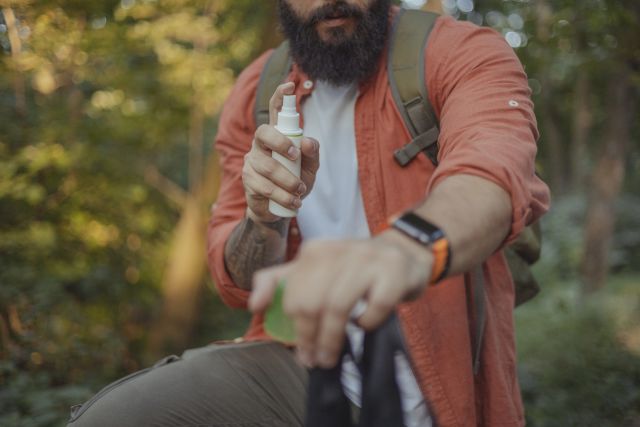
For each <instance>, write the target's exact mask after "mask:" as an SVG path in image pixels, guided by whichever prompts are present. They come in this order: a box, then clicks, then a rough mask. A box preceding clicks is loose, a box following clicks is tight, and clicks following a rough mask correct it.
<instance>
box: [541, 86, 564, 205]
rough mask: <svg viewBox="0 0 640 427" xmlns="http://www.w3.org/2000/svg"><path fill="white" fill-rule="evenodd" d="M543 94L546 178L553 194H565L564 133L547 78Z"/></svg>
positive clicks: (542, 130) (542, 138)
mask: <svg viewBox="0 0 640 427" xmlns="http://www.w3.org/2000/svg"><path fill="white" fill-rule="evenodd" d="M541 85H542V90H543V94H542V96H541V98H540V99H541V104H542V105H541V106H540V107H541V108H539V109H538V110H539V111H540V118H541V119H542V121H541V129H540V130H541V138H540V141H541V145H543V146H544V149H545V151H546V152H547V153H548V156H549V168H550V171H549V173H548V174H545V178H547V179H549V185H550V186H551V188H552V189H553V192H554V193H556V194H558V193H564V192H565V191H566V189H567V188H566V187H567V179H566V177H567V173H566V171H567V167H566V164H565V162H566V158H565V153H564V150H563V146H562V132H561V130H560V126H559V125H558V121H557V118H556V114H554V113H555V108H554V105H553V97H552V96H551V93H552V92H553V88H552V84H551V82H550V81H549V79H547V78H543V79H542V82H541Z"/></svg>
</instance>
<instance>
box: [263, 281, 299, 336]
mask: <svg viewBox="0 0 640 427" xmlns="http://www.w3.org/2000/svg"><path fill="white" fill-rule="evenodd" d="M284 286H285V284H284V281H280V283H278V287H277V288H276V291H275V294H274V295H273V301H272V302H271V305H270V306H269V308H268V309H267V312H266V314H265V319H264V329H265V331H267V333H268V334H269V335H271V336H272V337H273V338H275V339H277V340H279V341H284V342H288V343H293V342H294V341H295V338H296V335H295V331H294V329H293V322H292V321H291V319H290V318H289V317H288V316H287V315H286V314H284V310H283V309H282V297H283V295H284Z"/></svg>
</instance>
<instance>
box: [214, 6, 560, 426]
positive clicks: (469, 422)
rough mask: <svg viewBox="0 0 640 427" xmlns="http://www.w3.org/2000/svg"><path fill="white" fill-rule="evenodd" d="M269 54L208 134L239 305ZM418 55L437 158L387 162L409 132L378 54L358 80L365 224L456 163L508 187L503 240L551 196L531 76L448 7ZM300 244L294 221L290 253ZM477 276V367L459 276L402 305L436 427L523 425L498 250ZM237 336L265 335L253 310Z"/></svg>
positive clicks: (506, 283)
mask: <svg viewBox="0 0 640 427" xmlns="http://www.w3.org/2000/svg"><path fill="white" fill-rule="evenodd" d="M396 10H397V9H395V8H394V13H395V11H396ZM269 53H270V52H266V53H265V54H263V55H262V56H261V57H259V58H258V59H257V60H256V61H255V62H254V63H252V64H251V65H250V66H249V67H248V68H247V69H246V70H245V71H244V72H243V73H242V74H241V75H240V77H239V78H238V81H237V83H236V85H235V88H234V89H233V92H232V94H231V96H230V97H229V99H228V101H227V103H226V104H225V107H224V110H223V113H222V116H221V118H220V126H219V130H218V135H217V137H216V142H215V148H216V149H217V150H218V152H219V153H220V156H221V163H220V164H221V168H222V170H223V177H222V183H221V188H220V193H219V198H218V200H217V202H216V203H215V205H214V206H213V208H212V216H211V220H210V222H209V229H208V260H209V267H210V270H211V272H212V275H213V279H214V281H215V283H216V286H217V288H218V290H219V292H220V296H221V297H222V299H223V300H224V301H225V302H226V303H227V304H228V305H230V306H232V307H240V308H244V307H246V303H247V299H248V296H249V293H248V292H247V291H245V290H242V289H240V288H238V287H237V286H236V285H235V284H234V283H233V280H232V279H231V277H230V276H229V274H228V273H227V271H226V269H225V265H224V255H223V253H224V245H225V243H226V241H227V239H228V237H229V235H230V233H231V231H232V230H233V228H234V227H235V226H236V225H237V224H238V222H239V221H240V220H241V219H242V218H244V214H245V209H246V201H245V196H244V190H243V186H242V176H241V175H242V165H243V160H244V159H243V157H244V155H245V154H246V153H247V152H248V151H249V149H250V147H251V142H252V139H253V134H254V132H255V127H256V126H255V121H254V117H253V109H254V106H255V99H254V98H255V92H256V88H257V85H258V80H259V78H260V73H261V71H262V68H263V67H264V65H265V62H266V60H267V59H268V57H269ZM425 61H426V82H425V84H426V85H427V88H428V90H429V96H430V101H431V104H432V105H433V107H434V110H435V112H436V115H437V116H438V117H439V120H440V127H441V133H440V139H439V144H440V151H439V165H438V167H437V168H435V167H434V166H433V165H432V164H431V162H430V161H429V160H428V159H427V157H426V156H424V155H420V156H419V157H417V158H416V159H415V160H413V161H412V162H411V163H410V164H409V165H408V166H407V167H404V168H402V167H400V166H399V165H398V164H397V163H396V162H395V160H394V157H393V152H394V151H395V150H396V149H397V148H400V147H402V146H403V145H404V144H406V143H407V142H408V141H409V140H410V136H409V133H408V131H407V130H406V128H405V126H404V123H403V121H402V118H401V116H400V113H399V112H398V110H397V108H396V105H395V102H394V100H393V97H392V95H391V92H390V89H389V85H388V80H387V71H386V66H385V65H386V52H385V53H383V55H382V57H381V58H380V61H379V63H378V68H377V71H376V72H375V75H374V76H373V77H372V78H371V79H370V80H369V81H367V82H366V83H363V84H361V85H360V87H359V95H358V99H357V102H356V108H355V130H356V149H357V156H358V168H359V170H358V176H359V179H360V186H361V191H362V197H363V201H364V207H365V212H366V216H367V221H368V224H369V228H370V230H376V229H378V227H379V226H380V225H381V224H383V223H384V222H385V221H386V219H387V218H388V217H389V216H391V215H392V214H396V213H398V212H401V211H403V210H406V209H408V208H410V207H411V206H413V205H414V204H416V203H417V202H419V201H421V200H423V199H424V198H425V196H427V197H428V195H429V192H430V190H431V189H432V188H433V187H434V186H436V185H437V184H438V183H439V182H440V181H442V180H443V179H445V178H446V177H447V176H450V175H454V174H460V173H464V174H470V175H476V176H479V177H483V178H485V179H488V180H490V181H492V182H494V183H496V184H497V185H499V186H501V187H502V188H504V189H505V190H506V191H507V192H508V193H509V195H510V197H511V204H512V209H513V216H512V226H511V233H510V235H509V237H508V239H507V241H510V240H512V239H514V238H515V237H516V236H517V235H518V234H519V233H520V231H521V230H522V228H523V227H524V226H525V224H528V223H530V222H532V221H534V220H536V219H537V218H538V217H540V216H541V215H542V214H543V213H544V212H545V211H546V210H547V209H548V206H549V190H548V188H547V186H546V185H545V184H544V183H543V182H542V181H541V180H540V179H539V178H538V177H537V176H536V175H535V172H534V168H535V165H534V162H535V155H536V140H537V137H538V132H537V129H536V120H535V117H534V114H533V104H532V102H531V99H530V90H529V87H528V84H527V76H526V74H525V73H524V71H523V68H522V66H521V64H520V62H519V60H518V58H517V57H516V55H515V53H514V52H513V50H512V49H511V48H510V47H509V46H508V45H507V44H506V42H505V41H504V39H503V38H502V37H501V36H500V35H499V34H497V33H496V32H494V31H493V30H490V29H487V28H481V27H477V26H475V25H472V24H469V23H465V22H458V21H455V20H454V19H452V18H448V17H442V18H440V19H438V21H437V23H436V25H435V28H434V29H433V32H432V33H431V36H430V39H429V43H428V46H427V48H426V53H425ZM288 80H289V81H293V82H295V83H296V95H298V96H297V99H298V100H299V102H304V99H305V97H306V96H308V95H309V94H310V93H311V91H312V86H313V85H304V84H303V83H304V82H305V81H307V80H308V77H307V76H306V75H305V74H304V73H303V72H302V71H301V70H300V69H298V68H297V67H296V66H295V65H294V67H293V70H292V72H291V73H290V75H289V76H288ZM309 87H311V89H309ZM298 110H299V111H301V109H300V108H299V109H298ZM320 143H322V141H320ZM470 214H472V213H470ZM299 244H300V232H299V230H298V228H297V225H296V223H295V220H294V221H292V223H291V228H290V232H289V241H288V257H289V258H291V257H292V256H293V255H294V254H295V252H296V250H297V248H298V246H299ZM484 275H485V282H486V306H487V309H486V311H487V319H486V327H485V335H484V337H483V339H484V342H483V348H482V356H481V367H482V369H481V371H480V373H479V374H478V375H477V376H474V374H473V371H472V348H471V332H470V331H472V330H473V329H471V326H470V320H469V318H468V307H467V299H466V293H465V289H464V277H463V276H462V275H459V276H455V277H451V278H448V279H447V280H446V281H444V282H442V283H441V284H439V285H438V286H435V287H430V288H428V289H427V290H426V291H425V292H424V293H423V295H422V296H421V297H420V298H419V299H418V300H416V301H413V302H410V303H405V304H402V305H400V307H399V309H398V312H399V316H400V319H401V323H402V326H403V329H404V333H405V335H406V340H407V342H408V346H409V351H410V353H411V358H412V360H413V362H414V365H415V368H416V370H417V372H416V376H417V379H418V382H419V384H420V388H421V390H422V393H423V394H424V396H425V398H426V400H427V403H428V405H429V406H430V409H431V412H432V414H433V415H434V417H435V418H436V420H437V424H438V426H440V427H453V426H476V425H482V426H490V427H500V426H505V427H506V426H509V427H512V426H521V425H524V416H523V408H522V402H521V397H520V390H519V386H518V382H517V378H516V354H515V344H514V326H513V323H514V321H513V304H514V287H513V281H512V279H511V275H510V273H509V270H508V267H507V264H506V261H505V258H504V255H503V253H502V251H498V252H496V253H495V254H494V255H493V256H491V257H490V258H489V259H488V260H487V262H486V263H485V265H484ZM245 338H246V339H250V340H255V339H269V337H268V336H267V335H266V334H265V333H264V330H263V328H262V318H261V316H254V317H253V319H252V321H251V325H250V327H249V330H248V331H247V333H246V335H245Z"/></svg>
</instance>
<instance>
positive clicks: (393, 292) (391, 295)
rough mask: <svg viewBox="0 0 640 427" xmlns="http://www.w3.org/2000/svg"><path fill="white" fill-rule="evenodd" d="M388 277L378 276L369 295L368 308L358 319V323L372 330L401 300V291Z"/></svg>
mask: <svg viewBox="0 0 640 427" xmlns="http://www.w3.org/2000/svg"><path fill="white" fill-rule="evenodd" d="M397 288H398V287H396V286H393V281H389V280H388V279H387V278H381V277H379V278H377V279H376V282H375V283H374V285H373V287H372V288H371V289H370V290H369V295H368V297H367V308H366V310H365V311H364V313H363V314H362V316H360V317H359V318H358V320H357V323H358V325H360V326H361V327H362V328H363V329H365V330H367V331H370V330H373V329H375V328H377V327H378V326H380V325H381V324H382V322H384V320H385V319H386V318H387V317H389V315H390V314H391V311H392V310H393V309H394V308H395V305H396V302H397V301H399V300H400V298H401V293H400V292H399V291H398V289H397Z"/></svg>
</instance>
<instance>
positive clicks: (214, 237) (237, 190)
mask: <svg viewBox="0 0 640 427" xmlns="http://www.w3.org/2000/svg"><path fill="white" fill-rule="evenodd" d="M269 54H270V51H269V52H265V53H264V54H263V55H262V56H260V57H259V58H258V59H257V60H255V61H254V62H253V63H252V64H251V65H250V66H249V67H247V68H246V69H245V70H244V71H243V72H242V73H241V74H240V76H239V77H238V80H237V82H236V84H235V86H234V88H233V90H232V91H231V94H230V95H229V97H228V99H227V101H226V103H225V105H224V108H223V110H222V114H221V116H220V122H219V125H218V133H217V135H216V139H215V146H214V148H215V149H216V150H217V151H218V153H219V154H220V168H221V170H222V179H221V184H220V191H219V192H218V194H219V196H218V200H217V201H216V202H215V203H214V205H213V206H212V208H211V217H210V220H209V224H208V228H207V261H208V264H209V270H210V271H211V276H212V277H213V280H214V282H215V285H216V288H217V289H218V292H219V294H220V297H221V298H222V300H223V301H224V302H225V303H226V304H227V305H229V306H231V307H237V308H245V307H246V306H247V299H248V298H249V291H246V290H244V289H241V288H239V287H238V286H236V284H235V283H234V282H233V279H232V278H231V276H230V275H229V273H228V272H227V269H226V267H225V263H224V246H225V244H226V242H227V239H228V238H229V235H230V234H231V232H232V231H233V229H234V228H235V227H236V225H237V224H238V223H239V222H240V221H241V220H242V218H244V215H245V211H246V208H247V203H246V199H245V194H244V187H243V185H242V166H243V164H244V155H245V154H246V153H247V152H249V150H250V149H251V143H252V141H253V134H254V133H255V128H256V125H255V118H254V116H253V110H254V106H255V94H256V90H257V86H258V82H259V80H260V73H261V72H262V69H263V67H264V65H265V63H266V61H267V59H268V58H269Z"/></svg>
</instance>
